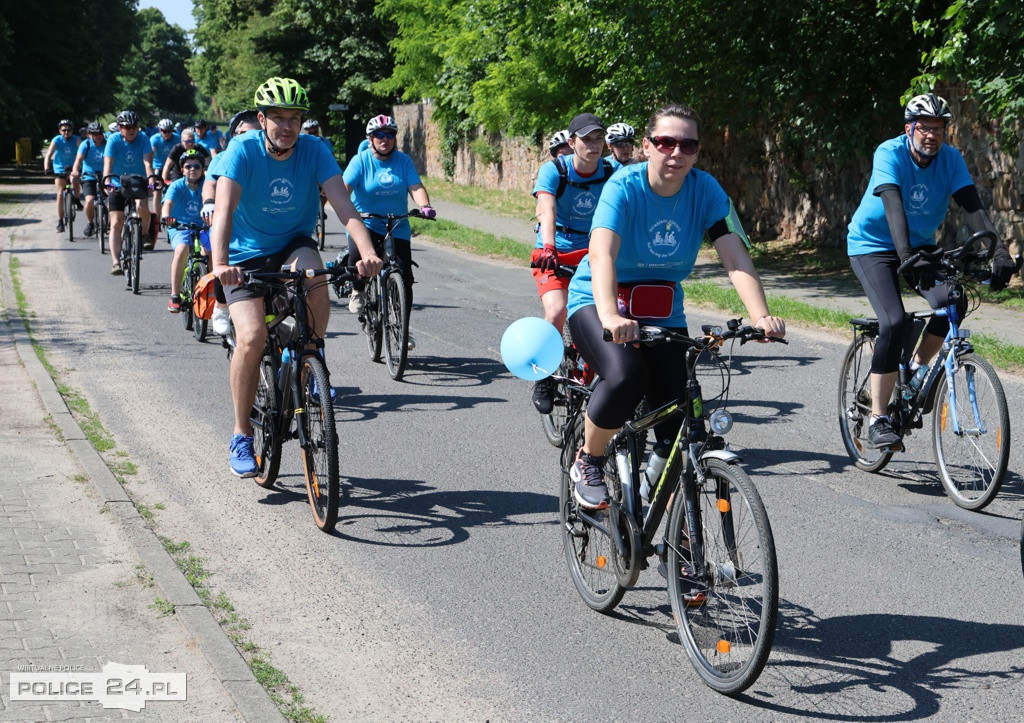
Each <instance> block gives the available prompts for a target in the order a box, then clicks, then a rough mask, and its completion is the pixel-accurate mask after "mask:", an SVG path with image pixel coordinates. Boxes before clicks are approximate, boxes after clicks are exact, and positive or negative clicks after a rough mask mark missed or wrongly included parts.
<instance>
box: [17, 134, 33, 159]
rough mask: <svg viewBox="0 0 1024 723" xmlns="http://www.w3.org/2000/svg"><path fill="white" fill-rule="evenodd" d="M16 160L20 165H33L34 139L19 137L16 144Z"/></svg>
mask: <svg viewBox="0 0 1024 723" xmlns="http://www.w3.org/2000/svg"><path fill="white" fill-rule="evenodd" d="M14 161H15V163H17V164H18V165H19V166H30V165H32V139H31V138H19V139H18V140H17V141H16V142H15V144H14Z"/></svg>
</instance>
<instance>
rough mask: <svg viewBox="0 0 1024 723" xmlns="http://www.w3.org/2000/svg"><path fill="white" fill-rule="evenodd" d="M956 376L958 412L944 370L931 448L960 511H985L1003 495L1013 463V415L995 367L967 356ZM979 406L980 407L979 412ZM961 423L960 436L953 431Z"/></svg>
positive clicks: (939, 380)
mask: <svg viewBox="0 0 1024 723" xmlns="http://www.w3.org/2000/svg"><path fill="white" fill-rule="evenodd" d="M957 363H958V365H959V368H958V369H957V371H956V372H955V373H954V375H953V387H954V391H955V393H956V406H955V408H954V406H953V404H952V403H951V400H950V397H949V392H948V391H947V387H946V373H945V370H943V371H942V372H941V373H940V374H939V376H938V378H937V379H936V382H935V383H936V385H937V387H938V390H937V392H936V395H937V398H936V405H935V411H934V413H933V414H932V432H933V433H932V443H933V446H934V449H935V462H936V463H937V464H938V467H939V479H941V480H942V487H943V488H944V489H945V490H946V494H947V495H949V497H950V499H952V500H953V502H954V503H956V505H957V506H958V507H963V508H964V509H965V510H980V509H982V508H983V507H985V506H986V505H988V504H989V503H990V502H991V501H992V500H993V499H995V496H996V495H997V494H999V488H1000V487H1002V485H1003V478H1004V477H1005V476H1006V465H1007V463H1008V462H1009V459H1010V413H1009V410H1008V408H1007V406H1006V394H1005V393H1004V392H1003V385H1002V384H1001V383H1000V381H999V377H998V376H997V375H996V372H995V370H994V369H993V368H992V365H991V364H989V363H988V362H987V361H985V360H984V359H982V358H981V357H979V356H977V355H975V354H964V355H963V356H961V357H960V358H959V359H958V360H957ZM975 402H976V406H975ZM954 417H955V419H956V420H957V422H958V423H959V426H960V433H959V434H957V433H956V432H955V431H954V430H953V420H954Z"/></svg>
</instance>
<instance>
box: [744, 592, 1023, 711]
mask: <svg viewBox="0 0 1024 723" xmlns="http://www.w3.org/2000/svg"><path fill="white" fill-rule="evenodd" d="M1022 649H1024V627H1022V626H1019V625H1007V624H1000V623H983V622H975V621H970V620H955V619H948V618H942V617H936V616H931V615H892V614H884V613H872V614H866V615H841V616H837V617H833V618H826V619H821V618H818V617H817V616H816V615H815V614H814V613H813V611H811V610H809V609H807V608H803V607H800V606H798V605H795V604H792V603H787V602H786V601H780V610H779V625H778V632H777V634H776V638H775V645H774V650H773V653H772V657H771V658H769V660H768V665H767V667H766V668H765V671H764V673H762V675H761V679H760V680H759V681H758V682H757V683H756V684H755V686H754V688H752V692H748V693H746V694H744V695H742V696H740V697H739V698H738V699H739V700H743V701H745V702H747V703H751V704H753V705H756V706H758V707H760V708H764V709H766V710H770V711H774V712H776V713H786V714H792V715H799V716H807V717H811V718H818V719H824V720H840V721H846V720H851V721H852V720H857V721H907V720H918V719H921V718H926V717H930V716H934V715H936V714H940V713H942V712H943V710H942V700H943V698H944V697H947V695H948V694H944V691H953V690H962V691H965V692H967V691H978V690H982V689H992V688H999V687H1010V686H1019V685H1020V683H1021V681H1024V663H1019V664H1015V665H1010V666H1008V667H1007V666H1006V665H1005V660H1006V659H1007V658H1010V659H1015V660H1017V661H1021V653H1020V652H1016V651H1021V650H1022ZM993 656H998V658H995V659H993ZM972 658H974V660H972ZM759 689H760V690H759ZM768 689H770V690H771V692H768ZM1011 715H1012V714H1011Z"/></svg>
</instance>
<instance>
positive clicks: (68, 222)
mask: <svg viewBox="0 0 1024 723" xmlns="http://www.w3.org/2000/svg"><path fill="white" fill-rule="evenodd" d="M64 225H65V226H66V227H67V231H68V242H69V243H74V242H75V202H74V199H73V197H72V195H71V191H69V190H65V191H64Z"/></svg>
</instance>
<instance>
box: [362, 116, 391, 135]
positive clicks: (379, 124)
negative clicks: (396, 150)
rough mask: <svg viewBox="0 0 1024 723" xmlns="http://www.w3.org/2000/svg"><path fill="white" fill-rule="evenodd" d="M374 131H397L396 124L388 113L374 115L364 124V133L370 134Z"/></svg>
mask: <svg viewBox="0 0 1024 723" xmlns="http://www.w3.org/2000/svg"><path fill="white" fill-rule="evenodd" d="M374 131H393V132H395V133H398V124H397V123H395V119H394V118H392V117H391V116H389V115H375V116H374V117H373V118H371V119H370V122H369V123H367V124H366V135H371V134H372V133H373V132H374Z"/></svg>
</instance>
